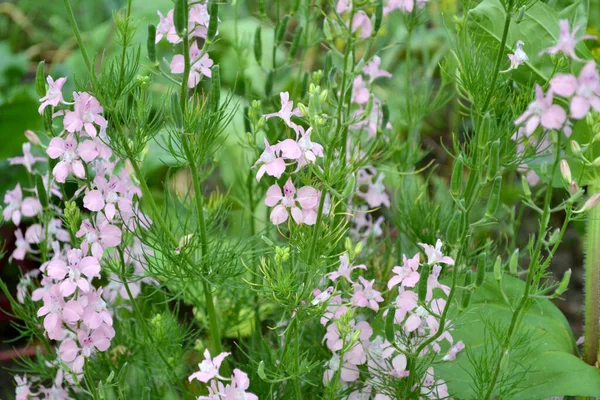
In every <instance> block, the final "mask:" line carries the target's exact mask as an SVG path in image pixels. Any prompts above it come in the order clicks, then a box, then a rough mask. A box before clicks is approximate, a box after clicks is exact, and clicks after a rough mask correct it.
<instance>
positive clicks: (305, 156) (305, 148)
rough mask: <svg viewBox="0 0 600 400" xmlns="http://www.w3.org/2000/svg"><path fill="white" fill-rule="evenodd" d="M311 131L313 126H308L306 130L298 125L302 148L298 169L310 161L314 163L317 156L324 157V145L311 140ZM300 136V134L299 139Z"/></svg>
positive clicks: (297, 134) (299, 145)
mask: <svg viewBox="0 0 600 400" xmlns="http://www.w3.org/2000/svg"><path fill="white" fill-rule="evenodd" d="M311 133H312V127H310V128H308V129H307V130H306V132H305V131H304V128H302V127H301V126H298V130H297V131H296V140H297V143H298V144H297V146H298V148H299V150H300V156H299V157H298V158H297V160H298V169H300V168H302V167H303V166H304V165H306V164H308V163H314V162H315V161H316V160H317V157H323V146H321V145H320V144H318V143H315V142H312V141H311V140H310V135H311ZM298 136H300V138H299V139H298ZM288 140H289V139H288ZM284 157H285V154H284Z"/></svg>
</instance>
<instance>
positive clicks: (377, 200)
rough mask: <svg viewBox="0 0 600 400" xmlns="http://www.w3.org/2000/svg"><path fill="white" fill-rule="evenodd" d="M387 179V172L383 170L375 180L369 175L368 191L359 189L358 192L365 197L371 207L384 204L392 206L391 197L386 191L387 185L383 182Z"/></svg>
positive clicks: (367, 181)
mask: <svg viewBox="0 0 600 400" xmlns="http://www.w3.org/2000/svg"><path fill="white" fill-rule="evenodd" d="M384 179H385V174H384V173H383V172H381V173H380V174H379V175H378V176H377V179H376V180H375V182H373V176H369V177H368V178H367V179H366V183H367V185H368V186H367V192H366V193H365V192H362V191H358V192H357V193H356V194H357V195H358V196H359V197H361V198H363V199H365V200H366V201H367V204H369V207H372V208H375V207H381V206H382V205H384V206H386V207H388V208H389V207H390V198H389V196H388V194H387V193H386V192H385V185H384V184H383V180H384Z"/></svg>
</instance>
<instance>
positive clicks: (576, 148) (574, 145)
mask: <svg viewBox="0 0 600 400" xmlns="http://www.w3.org/2000/svg"><path fill="white" fill-rule="evenodd" d="M569 144H570V145H571V151H572V152H573V154H575V155H577V156H579V155H581V153H582V151H581V146H580V145H579V143H577V142H576V141H575V140H571V141H570V142H569Z"/></svg>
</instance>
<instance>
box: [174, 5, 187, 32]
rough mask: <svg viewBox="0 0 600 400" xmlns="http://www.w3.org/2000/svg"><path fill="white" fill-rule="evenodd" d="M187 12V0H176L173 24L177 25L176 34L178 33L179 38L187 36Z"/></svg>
mask: <svg viewBox="0 0 600 400" xmlns="http://www.w3.org/2000/svg"><path fill="white" fill-rule="evenodd" d="M187 12H188V2H187V0H175V11H174V17H173V22H174V25H175V32H177V35H178V36H179V37H183V36H184V34H187V33H186V32H187Z"/></svg>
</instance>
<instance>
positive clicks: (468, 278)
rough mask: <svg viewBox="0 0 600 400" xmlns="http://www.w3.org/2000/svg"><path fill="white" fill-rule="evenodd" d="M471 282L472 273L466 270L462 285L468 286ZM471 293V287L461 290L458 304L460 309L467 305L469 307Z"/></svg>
mask: <svg viewBox="0 0 600 400" xmlns="http://www.w3.org/2000/svg"><path fill="white" fill-rule="evenodd" d="M472 283H473V274H472V273H471V271H467V273H466V274H465V281H464V283H463V286H464V287H466V288H468V287H469V286H471V284H472ZM472 293H473V291H472V290H471V289H466V290H465V291H464V292H463V295H462V299H461V304H460V311H463V310H465V309H466V308H467V307H469V303H470V302H471V294H472Z"/></svg>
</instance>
